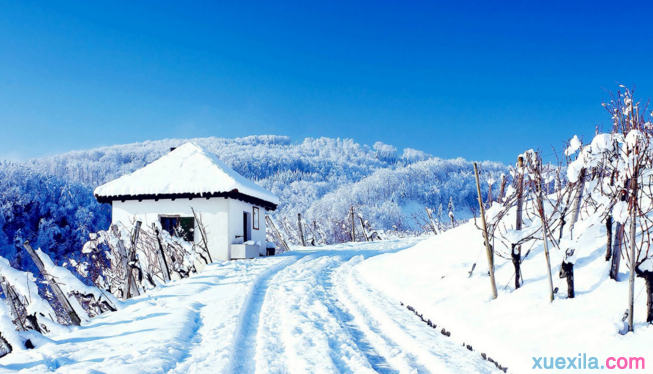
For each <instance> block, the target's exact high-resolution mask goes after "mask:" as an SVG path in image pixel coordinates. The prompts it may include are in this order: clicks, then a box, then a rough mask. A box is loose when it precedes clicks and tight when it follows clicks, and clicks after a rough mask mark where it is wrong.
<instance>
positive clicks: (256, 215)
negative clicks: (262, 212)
mask: <svg viewBox="0 0 653 374" xmlns="http://www.w3.org/2000/svg"><path fill="white" fill-rule="evenodd" d="M253 213H254V214H253V216H252V220H253V225H254V230H258V223H259V222H258V208H257V207H254V212H253Z"/></svg>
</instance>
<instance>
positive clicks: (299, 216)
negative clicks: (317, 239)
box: [297, 213, 306, 247]
mask: <svg viewBox="0 0 653 374" xmlns="http://www.w3.org/2000/svg"><path fill="white" fill-rule="evenodd" d="M297 228H298V229H299V238H300V239H301V241H302V247H306V239H304V228H303V227H302V214H301V213H297Z"/></svg>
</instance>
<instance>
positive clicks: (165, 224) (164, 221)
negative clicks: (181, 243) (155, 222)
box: [161, 216, 179, 236]
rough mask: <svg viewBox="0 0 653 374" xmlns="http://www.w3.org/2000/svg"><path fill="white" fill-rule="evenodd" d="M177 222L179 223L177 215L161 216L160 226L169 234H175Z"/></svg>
mask: <svg viewBox="0 0 653 374" xmlns="http://www.w3.org/2000/svg"><path fill="white" fill-rule="evenodd" d="M177 224H179V217H177V216H166V217H163V216H162V217H161V228H163V230H164V231H166V232H167V233H168V234H170V236H177Z"/></svg>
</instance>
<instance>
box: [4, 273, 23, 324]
mask: <svg viewBox="0 0 653 374" xmlns="http://www.w3.org/2000/svg"><path fill="white" fill-rule="evenodd" d="M0 285H2V292H3V293H4V294H5V300H7V302H8V303H9V307H10V308H11V314H12V315H13V316H14V318H15V321H16V322H17V323H18V326H17V327H18V331H27V329H26V328H25V325H24V324H23V319H22V318H21V315H20V313H19V312H18V308H17V306H16V302H18V300H16V294H15V292H13V290H12V289H11V285H10V284H9V283H8V282H7V280H6V279H5V277H3V276H2V275H0Z"/></svg>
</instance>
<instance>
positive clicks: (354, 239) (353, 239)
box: [349, 205, 356, 242]
mask: <svg viewBox="0 0 653 374" xmlns="http://www.w3.org/2000/svg"><path fill="white" fill-rule="evenodd" d="M349 212H350V215H351V241H352V242H355V241H356V222H355V221H354V206H353V205H352V206H351V208H350V209H349Z"/></svg>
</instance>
